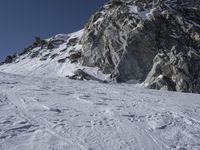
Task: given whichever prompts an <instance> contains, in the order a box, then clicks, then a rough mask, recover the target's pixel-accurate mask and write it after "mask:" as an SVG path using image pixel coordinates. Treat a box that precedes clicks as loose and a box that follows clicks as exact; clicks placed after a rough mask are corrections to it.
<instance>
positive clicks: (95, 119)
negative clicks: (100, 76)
mask: <svg viewBox="0 0 200 150" xmlns="http://www.w3.org/2000/svg"><path fill="white" fill-rule="evenodd" d="M27 149H30V150H66V149H67V150H134V149H135V150H140V149H143V150H165V149H174V150H175V149H177V150H178V149H190V150H193V149H194V150H198V149H200V95H196V94H183V93H175V92H166V91H154V90H148V89H142V88H138V87H136V86H135V85H130V84H114V83H113V84H103V83H98V82H90V81H87V82H85V81H75V80H68V79H65V78H57V79H56V78H39V77H24V76H19V75H12V74H5V73H0V150H27Z"/></svg>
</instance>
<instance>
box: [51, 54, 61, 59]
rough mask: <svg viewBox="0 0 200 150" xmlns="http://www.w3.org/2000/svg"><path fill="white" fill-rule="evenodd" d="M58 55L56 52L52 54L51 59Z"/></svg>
mask: <svg viewBox="0 0 200 150" xmlns="http://www.w3.org/2000/svg"><path fill="white" fill-rule="evenodd" d="M58 56H59V55H58V54H53V55H51V59H54V58H56V57H58Z"/></svg>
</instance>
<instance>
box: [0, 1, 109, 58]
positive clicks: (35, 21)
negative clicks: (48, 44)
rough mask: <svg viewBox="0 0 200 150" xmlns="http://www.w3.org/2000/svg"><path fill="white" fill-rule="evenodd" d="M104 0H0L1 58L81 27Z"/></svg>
mask: <svg viewBox="0 0 200 150" xmlns="http://www.w3.org/2000/svg"><path fill="white" fill-rule="evenodd" d="M106 1H107V0H0V61H2V59H4V57H5V56H7V55H9V54H13V53H15V52H19V51H21V50H22V49H23V48H25V47H27V46H29V45H30V44H31V43H32V42H33V41H34V38H35V37H36V36H39V37H42V38H47V37H50V36H52V35H55V34H58V33H69V32H74V31H77V30H79V29H81V28H83V26H84V24H85V23H86V22H87V20H88V19H89V17H90V16H91V15H92V14H93V13H94V12H95V11H96V10H97V9H98V8H100V7H101V6H102V5H103V4H104V3H105V2H106Z"/></svg>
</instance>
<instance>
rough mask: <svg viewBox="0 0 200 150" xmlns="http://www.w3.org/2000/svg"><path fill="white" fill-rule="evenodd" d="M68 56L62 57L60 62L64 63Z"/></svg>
mask: <svg viewBox="0 0 200 150" xmlns="http://www.w3.org/2000/svg"><path fill="white" fill-rule="evenodd" d="M66 59H67V58H62V59H59V60H58V63H64V62H65V61H66Z"/></svg>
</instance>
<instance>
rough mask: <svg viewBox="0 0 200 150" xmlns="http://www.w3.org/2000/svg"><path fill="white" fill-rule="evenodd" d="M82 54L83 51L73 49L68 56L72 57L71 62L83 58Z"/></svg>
mask: <svg viewBox="0 0 200 150" xmlns="http://www.w3.org/2000/svg"><path fill="white" fill-rule="evenodd" d="M81 54H82V53H81V52H80V51H73V52H71V53H70V55H69V57H68V58H69V59H70V61H71V63H75V62H78V60H79V59H80V58H81Z"/></svg>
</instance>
